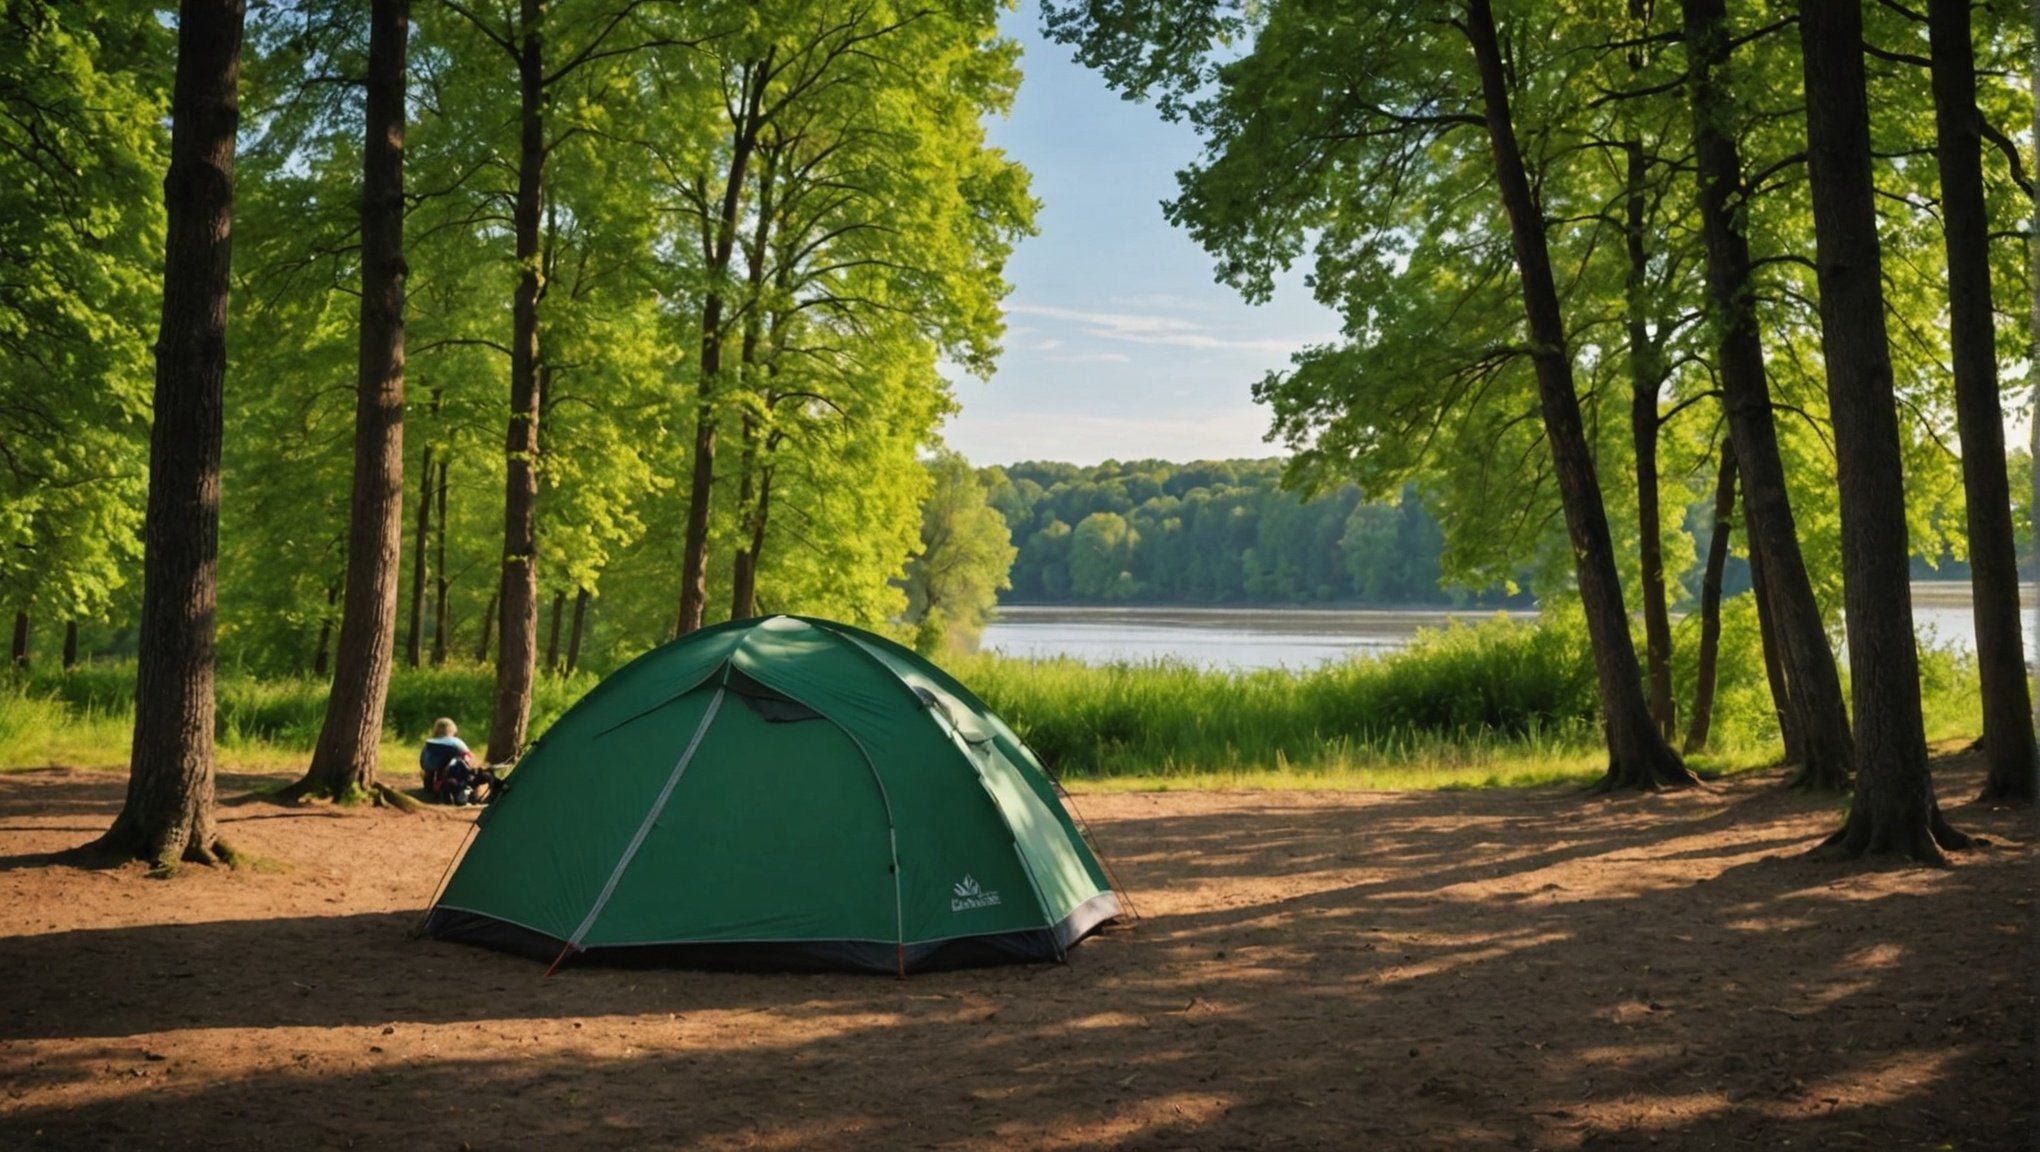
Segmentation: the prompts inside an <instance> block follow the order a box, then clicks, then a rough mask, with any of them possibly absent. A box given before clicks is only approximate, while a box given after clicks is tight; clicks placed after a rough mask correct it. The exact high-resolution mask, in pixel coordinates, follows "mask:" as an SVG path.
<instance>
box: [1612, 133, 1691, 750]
mask: <svg viewBox="0 0 2040 1152" xmlns="http://www.w3.org/2000/svg"><path fill="white" fill-rule="evenodd" d="M1623 153H1624V158H1625V167H1626V169H1627V188H1626V190H1625V193H1624V199H1625V201H1626V220H1625V222H1624V228H1623V233H1624V240H1625V242H1626V245H1627V248H1628V255H1629V275H1628V283H1627V285H1626V288H1627V291H1626V293H1625V296H1626V299H1625V308H1624V311H1625V313H1626V319H1627V321H1628V328H1629V434H1630V439H1631V441H1632V442H1633V444H1634V447H1635V451H1636V529H1637V536H1638V545H1637V552H1638V560H1639V562H1640V564H1641V566H1642V588H1641V593H1642V596H1643V636H1644V646H1643V647H1644V661H1643V662H1644V668H1645V671H1646V673H1647V675H1648V677H1649V680H1650V713H1651V718H1652V719H1654V720H1655V721H1656V722H1657V726H1658V731H1659V732H1662V733H1663V734H1664V737H1665V739H1667V740H1669V739H1671V738H1672V733H1673V730H1674V728H1675V727H1676V726H1677V724H1678V708H1677V706H1676V705H1675V704H1674V703H1673V702H1672V618H1671V613H1670V611H1669V609H1668V608H1667V607H1666V604H1665V552H1664V537H1663V535H1662V534H1661V532H1660V528H1659V523H1658V521H1659V518H1660V514H1659V511H1658V459H1657V456H1658V428H1659V419H1658V390H1659V388H1661V387H1662V386H1663V384H1664V379H1665V374H1664V367H1663V361H1662V360H1661V359H1660V358H1659V356H1658V351H1657V346H1656V342H1655V341H1653V340H1652V338H1651V334H1650V319H1649V316H1648V315H1647V309H1648V307H1649V303H1648V301H1649V290H1650V285H1649V276H1650V251H1649V249H1648V248H1646V247H1645V245H1644V216H1645V200H1646V199H1647V197H1646V194H1645V191H1644V176H1645V172H1644V168H1645V159H1644V154H1643V145H1642V143H1641V142H1639V141H1635V140H1631V141H1628V142H1627V143H1625V144H1624V145H1623Z"/></svg>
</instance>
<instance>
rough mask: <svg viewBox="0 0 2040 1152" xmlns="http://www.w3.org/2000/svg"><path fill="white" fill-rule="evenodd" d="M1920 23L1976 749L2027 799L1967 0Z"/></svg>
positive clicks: (2022, 666) (1941, 4)
mask: <svg viewBox="0 0 2040 1152" xmlns="http://www.w3.org/2000/svg"><path fill="white" fill-rule="evenodd" d="M1927 28H1928V36H1929V39H1930V41H1931V49H1930V50H1931V52H1932V60H1933V90H1934V125H1935V140H1936V142H1935V148H1934V155H1935V157H1936V159H1938V160H1939V162H1940V168H1941V223H1942V230H1943V233H1944V235H1945V237H1946V242H1947V247H1948V336H1949V344H1950V347H1951V351H1952V352H1953V353H1954V368H1955V414H1956V421H1957V427H1958V429H1959V431H1960V433H1961V436H1962V487H1963V493H1964V496H1965V497H1966V508H1967V519H1968V531H1969V575H1970V586H1971V589H1972V592H1973V598H1974V612H1975V618H1976V662H1977V671H1978V673H1979V674H1980V675H1981V677H1982V680H1983V753H1984V758H1985V760H1986V761H1987V762H1988V763H1989V766H1990V767H1989V772H1988V775H1987V778H1986V780H1985V782H1984V789H1983V795H1984V798H1985V799H1987V800H2023V801H2029V802H2030V801H2031V800H2032V799H2033V798H2034V792H2035V785H2036V781H2040V759H2036V753H2035V747H2034V739H2033V713H2032V706H2033V701H2032V697H2031V696H2030V695H2029V694H2028V691H2027V685H2026V655H2025V651H2024V640H2023V638H2022V636H2021V634H2020V633H2021V629H2020V620H2019V615H2020V612H2019V558H2018V549H2017V546H2016V544H2015V543H2014V541H2013V536H2012V499H2011V484H2010V480H2009V478H2008V474H2007V472H2006V470H2005V425H2004V412H2003V410H2002V409H2001V408H2000V407H1999V403H1998V369H1997V332H1996V330H1995V328H1996V325H1995V323H1994V320H1993V318H1992V316H1991V309H1992V303H1991V285H1990V217H1989V214H1988V211H1987V210H1986V207H1985V204H1984V195H1983V160H1982V152H1983V137H1982V131H1981V129H1982V122H1983V117H1982V115H1981V113H1980V112H1979V111H1978V109H1977V105H1976V60H1975V49H1974V46H1973V43H1972V40H1971V35H1972V34H1971V31H1970V23H1969V3H1968V0H1928V3H1927ZM2034 242H2035V241H2034V240H2033V239H2031V238H2029V239H2028V243H2034Z"/></svg>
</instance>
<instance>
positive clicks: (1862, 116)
mask: <svg viewBox="0 0 2040 1152" xmlns="http://www.w3.org/2000/svg"><path fill="white" fill-rule="evenodd" d="M1799 34H1800V54H1801V59H1802V61H1803V65H1804V76H1805V84H1806V145H1807V175H1808V178H1809V181H1810V183H1811V186H1812V192H1813V219H1814V239H1815V251H1816V255H1815V266H1816V273H1817V276H1818V279H1819V283H1820V316H1821V350H1822V353H1823V355H1824V358H1825V360H1826V363H1827V382H1828V402H1829V408H1830V413H1831V417H1832V419H1833V421H1834V439H1835V457H1836V465H1837V469H1838V472H1839V476H1838V486H1839V488H1840V490H1841V499H1842V575H1843V588H1844V598H1845V602H1846V605H1847V612H1848V635H1849V667H1850V669H1851V677H1850V680H1851V691H1852V694H1853V697H1854V704H1855V715H1856V787H1855V796H1854V800H1853V802H1852V804H1851V805H1850V808H1849V815H1848V819H1847V821H1846V822H1845V823H1844V824H1843V826H1842V829H1841V830H1840V831H1839V832H1837V833H1835V835H1834V836H1833V837H1832V838H1831V839H1830V840H1829V841H1828V842H1827V845H1826V846H1825V850H1826V851H1830V852H1833V853H1836V854H1841V855H1846V856H1863V855H1899V856H1905V857H1909V858H1911V859H1914V860H1919V861H1923V862H1927V863H1943V862H1945V858H1944V857H1943V856H1942V854H1941V849H1942V848H1943V847H1948V848H1957V847H1962V846H1964V845H1965V843H1966V838H1965V837H1963V836H1962V835H1961V834H1960V833H1957V832H1955V831H1954V830H1953V829H1952V828H1949V827H1948V826H1947V825H1946V822H1945V821H1944V820H1942V819H1941V816H1940V809H1939V807H1938V805H1936V804H1935V802H1934V786H1933V780H1932V777H1931V776H1930V775H1929V773H1928V770H1927V744H1926V729H1925V725H1924V722H1923V720H1922V718H1921V714H1920V678H1919V653H1918V651H1917V650H1916V648H1915V642H1914V638H1913V620H1912V598H1911V587H1910V579H1909V562H1908V555H1909V546H1908V544H1907V537H1906V515H1905V503H1906V500H1905V476H1904V474H1903V471H1902V469H1901V467H1900V457H1899V453H1900V446H1899V444H1900V441H1899V425H1898V407H1897V401H1896V398H1895V396H1894V394H1893V386H1892V368H1891V350H1890V344H1889V340H1888V338H1887V336H1886V330H1885V310H1884V286H1883V268H1882V263H1883V256H1882V252H1881V248H1880V244H1879V241H1878V236H1877V207H1876V189H1875V187H1874V185H1873V183H1872V178H1871V149H1870V106H1869V98H1868V95H1867V91H1866V84H1865V80H1864V73H1863V12H1862V8H1861V0H1800V3H1799Z"/></svg>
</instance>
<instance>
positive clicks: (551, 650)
mask: <svg viewBox="0 0 2040 1152" xmlns="http://www.w3.org/2000/svg"><path fill="white" fill-rule="evenodd" d="M566 614H567V593H566V591H565V590H564V589H557V590H555V591H554V592H553V602H552V634H551V635H550V636H548V637H547V638H546V643H545V670H546V671H547V672H553V673H557V672H558V671H559V670H560V624H561V623H562V618H563V617H565V616H566Z"/></svg>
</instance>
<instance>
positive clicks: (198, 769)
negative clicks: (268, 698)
mask: <svg viewBox="0 0 2040 1152" xmlns="http://www.w3.org/2000/svg"><path fill="white" fill-rule="evenodd" d="M245 15H246V13H245V9H244V7H243V3H242V0H183V3H181V4H180V5H179V7H178V18H177V74H176V79H175V80H174V82H173V88H172V95H171V108H170V123H171V128H170V170H169V173H168V175H166V176H165V177H164V180H163V202H164V207H165V209H166V210H167V214H168V220H167V226H166V229H165V239H166V242H167V243H166V245H165V252H164V260H163V305H162V309H163V310H162V328H161V332H160V334H159V336H158V337H157V340H156V385H155V403H154V413H155V418H154V421H153V422H152V424H151V426H150V429H149V498H148V508H147V511H146V512H145V513H144V520H143V528H142V538H143V553H142V610H141V619H140V637H141V646H140V651H139V653H138V655H137V662H136V676H135V727H134V744H133V752H132V759H131V761H130V767H129V771H128V787H127V797H126V800H125V802H124V803H123V804H122V806H121V810H120V814H119V815H118V816H116V817H115V818H114V821H113V826H112V827H111V828H109V829H107V831H106V833H105V835H103V836H101V837H100V838H99V840H98V841H96V842H95V844H94V845H92V850H94V851H96V852H99V853H104V854H108V855H118V856H125V857H140V858H143V859H147V860H150V861H153V862H155V863H156V864H158V865H159V866H167V865H170V864H172V863H174V862H176V861H178V860H180V859H183V860H196V861H201V862H206V863H210V862H213V861H216V860H219V859H222V858H224V857H225V856H226V852H225V851H224V849H223V847H222V845H221V844H220V843H219V839H218V836H217V834H216V832H215V829H214V824H213V662H214V661H213V640H214V634H215V633H214V627H215V620H216V605H217V602H218V583H217V579H216V573H217V560H218V556H219V499H220V438H221V411H222V385H223V383H224V381H225V377H226V369H227V297H228V291H229V289H230V287H231V280H230V277H229V272H230V269H231V266H232V244H233V217H234V146H235V138H236V135H237V132H238V130H239V126H240V106H239V101H238V89H239V86H240V77H241V34H242V27H243V23H244V17H245Z"/></svg>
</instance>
